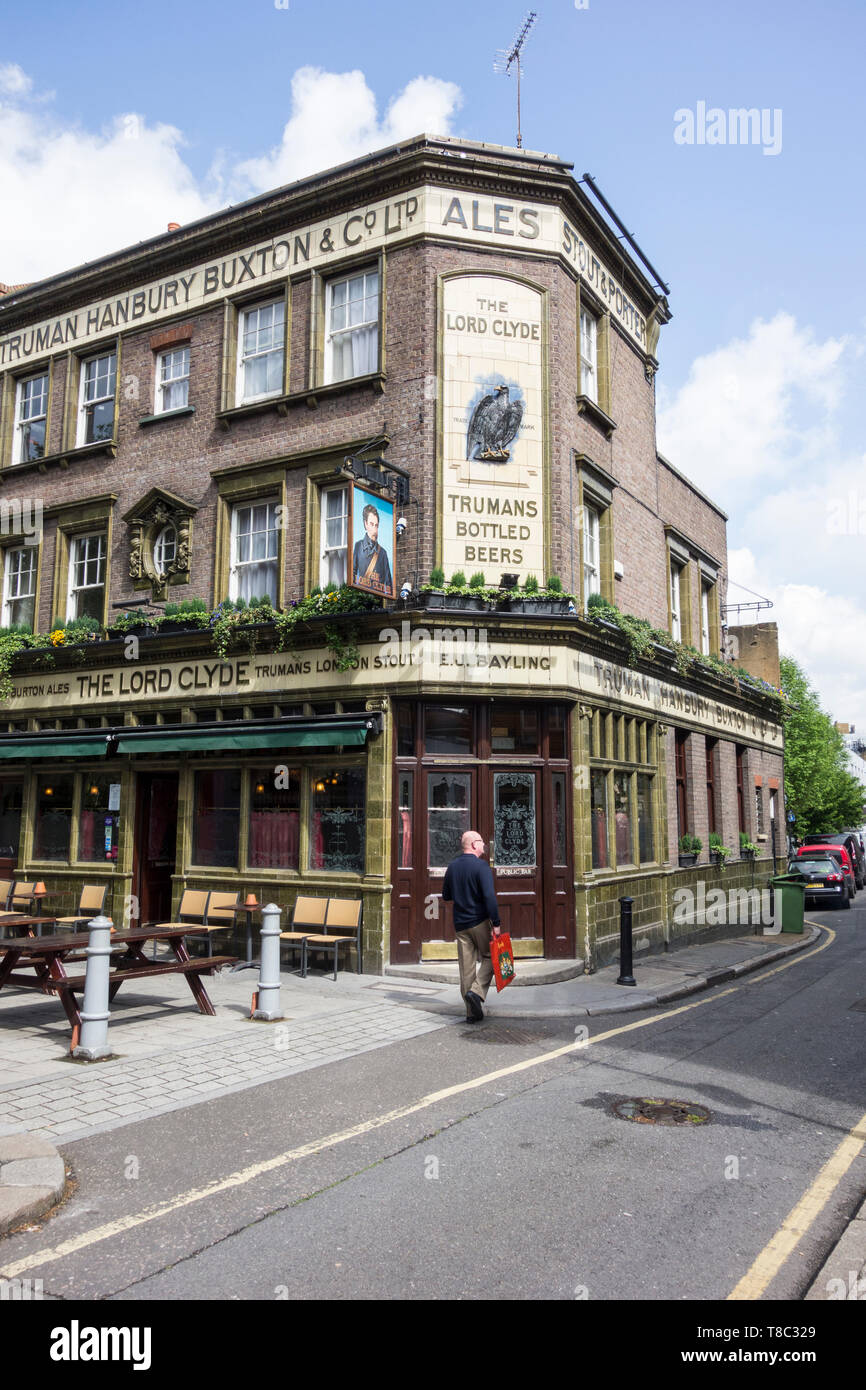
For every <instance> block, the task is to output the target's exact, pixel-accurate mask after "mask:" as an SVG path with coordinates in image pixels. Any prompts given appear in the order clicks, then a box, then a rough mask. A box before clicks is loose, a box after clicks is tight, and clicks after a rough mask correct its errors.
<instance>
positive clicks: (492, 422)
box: [466, 386, 523, 463]
mask: <svg viewBox="0 0 866 1390" xmlns="http://www.w3.org/2000/svg"><path fill="white" fill-rule="evenodd" d="M522 419H523V402H522V401H510V400H509V399H508V387H507V386H497V387H496V389H495V391H494V392H493V394H492V395H489V396H485V397H484V398H483V399H482V400H480V401H479V402H478V404H477V406H476V407H475V409H474V410H473V412H472V419H471V420H470V421H469V430H468V432H467V435H466V457H467V458H468V459H474V458H479V459H483V460H484V461H485V462H486V463H505V462H506V461H507V459H509V458H510V457H511V455H510V454H509V451H508V449H507V447H506V446H507V445H508V444H510V443H511V441H512V439H513V438H514V436H515V435H516V434H517V431H518V430H519V429H520V422H521V420H522ZM479 450H480V452H478V451H479Z"/></svg>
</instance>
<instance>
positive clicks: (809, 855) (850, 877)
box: [797, 845, 857, 898]
mask: <svg viewBox="0 0 866 1390" xmlns="http://www.w3.org/2000/svg"><path fill="white" fill-rule="evenodd" d="M828 855H829V857H830V858H831V859H835V860H836V862H837V863H839V864H841V865H842V872H843V873H844V875H845V882H846V883H847V884H848V896H849V897H850V898H853V897H854V894H855V893H856V892H857V880H856V879H855V877H854V866H853V864H852V863H851V856H850V854H849V853H848V851H847V849H846V848H845V846H844V845H801V846H800V848H799V849H798V850H797V858H798V859H826V858H827V856H828Z"/></svg>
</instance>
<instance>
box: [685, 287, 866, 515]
mask: <svg viewBox="0 0 866 1390" xmlns="http://www.w3.org/2000/svg"><path fill="white" fill-rule="evenodd" d="M846 346H848V344H847V340H846V339H844V338H828V339H827V340H826V341H825V342H819V341H817V340H816V338H815V335H814V333H813V332H812V331H811V329H809V328H803V327H800V326H798V324H797V322H796V320H795V319H794V318H793V317H792V315H790V314H785V313H779V314H776V316H775V317H774V318H773V319H771V320H770V321H769V322H766V321H764V320H762V319H756V320H755V321H754V323H753V324H752V325H751V327H750V329H749V334H748V337H746V338H744V339H735V340H734V341H733V342H731V343H727V344H726V345H725V346H724V347H720V348H717V349H716V350H715V351H713V352H710V353H707V354H706V355H705V356H703V357H699V358H697V359H696V361H695V362H694V363H693V364H692V369H691V371H690V373H689V378H688V380H687V382H686V383H685V385H684V386H683V387H682V388H681V389H680V390H679V391H678V392H677V393H676V395H675V397H673V398H671V397H670V395H669V393H667V392H666V391H663V390H660V393H659V413H658V440H659V448H660V449H661V451H662V453H663V454H665V455H666V456H667V457H668V458H670V460H671V462H672V463H674V464H676V466H677V467H678V468H681V469H682V470H683V472H684V473H686V474H687V475H688V477H690V478H693V479H694V481H695V482H696V483H697V484H698V486H699V487H704V488H706V489H707V490H708V491H709V492H710V494H711V495H712V496H713V497H714V498H715V499H716V500H717V501H719V502H720V503H721V504H722V505H723V506H725V505H726V503H727V509H730V508H731V507H732V506H733V504H734V503H735V500H736V499H742V490H743V485H744V484H746V485H748V484H752V485H754V486H755V489H756V491H759V490H760V489H761V488H762V487H764V486H766V485H767V484H768V483H773V482H775V481H776V480H778V479H783V478H787V477H788V476H789V475H790V473H791V471H792V470H796V469H798V468H800V467H802V466H803V465H804V464H812V463H816V462H818V461H820V462H821V463H822V464H823V462H824V461H825V460H826V456H827V453H828V451H829V450H832V447H833V443H834V439H833V431H832V426H831V423H830V416H831V414H832V412H833V410H834V409H835V408H836V406H837V404H838V401H839V396H840V392H841V380H840V373H839V363H840V359H841V357H842V354H843V352H844V351H845V348H846Z"/></svg>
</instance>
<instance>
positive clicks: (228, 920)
mask: <svg viewBox="0 0 866 1390" xmlns="http://www.w3.org/2000/svg"><path fill="white" fill-rule="evenodd" d="M237 906H238V895H237V893H211V894H210V895H209V896H208V900H207V917H206V919H205V920H206V922H207V924H208V926H209V927H216V926H220V927H233V926H234V925H235V923H236V921H237V920H238V919H237V917H236V916H235V911H234V909H235V908H236V907H237Z"/></svg>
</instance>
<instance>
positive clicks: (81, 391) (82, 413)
mask: <svg viewBox="0 0 866 1390" xmlns="http://www.w3.org/2000/svg"><path fill="white" fill-rule="evenodd" d="M104 358H106V359H109V358H113V359H114V390H113V392H112V393H111V394H109V395H106V396H97V397H96V398H95V399H94V400H92V401H87V400H85V395H86V388H87V368H88V367H89V366H90V365H91V363H94V362H100V361H102V360H103V359H104ZM78 362H79V373H78V411H77V416H76V420H77V423H76V431H75V447H76V448H78V449H82V448H87V447H89V446H91V445H100V444H111V443H114V441H115V440H116V439H117V407H118V400H117V392H118V384H119V381H120V351H119V346H118V344H117V343H112V344H110V345H109V346H107V347H103V348H101V349H100V350H99V351H97V352H90V353H88V354H87V356H86V357H79V359H78ZM105 401H111V402H112V415H111V434H110V435H109V436H108V437H107V438H106V439H88V438H87V432H88V431H87V413H86V412H87V410H88V409H89V408H91V407H94V406H97V405H101V404H102V403H103V402H105Z"/></svg>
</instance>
